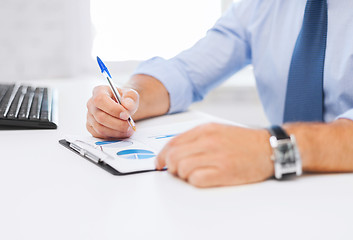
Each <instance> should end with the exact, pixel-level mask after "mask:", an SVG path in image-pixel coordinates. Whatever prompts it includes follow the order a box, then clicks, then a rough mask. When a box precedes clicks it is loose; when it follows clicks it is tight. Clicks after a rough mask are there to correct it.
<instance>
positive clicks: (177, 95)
mask: <svg viewBox="0 0 353 240" xmlns="http://www.w3.org/2000/svg"><path fill="white" fill-rule="evenodd" d="M133 74H134V75H136V74H145V75H149V76H151V77H154V78H156V79H158V80H159V81H160V82H161V83H162V84H163V85H164V86H165V88H166V89H167V91H168V93H169V98H170V107H169V111H168V113H177V112H182V111H185V110H186V109H187V108H188V106H189V105H190V104H191V103H192V98H193V95H192V87H191V86H190V83H189V82H188V80H187V76H184V74H183V73H182V72H181V71H178V67H177V66H174V64H173V63H172V62H171V61H170V60H165V59H163V58H161V57H154V58H151V59H149V60H147V61H144V62H142V63H141V64H140V65H139V66H138V67H137V69H136V70H135V71H134V73H133Z"/></svg>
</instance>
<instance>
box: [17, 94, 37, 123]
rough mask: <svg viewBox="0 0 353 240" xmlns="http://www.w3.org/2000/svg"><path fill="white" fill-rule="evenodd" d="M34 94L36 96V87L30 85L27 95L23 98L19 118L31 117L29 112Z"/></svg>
mask: <svg viewBox="0 0 353 240" xmlns="http://www.w3.org/2000/svg"><path fill="white" fill-rule="evenodd" d="M33 96H34V89H33V88H32V87H28V88H27V92H26V95H25V96H24V98H23V102H22V105H21V108H20V112H19V113H18V118H19V119H28V118H29V112H30V110H31V105H32V101H33Z"/></svg>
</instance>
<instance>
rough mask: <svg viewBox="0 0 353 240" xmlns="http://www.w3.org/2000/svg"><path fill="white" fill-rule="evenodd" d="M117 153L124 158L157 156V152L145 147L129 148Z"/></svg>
mask: <svg viewBox="0 0 353 240" xmlns="http://www.w3.org/2000/svg"><path fill="white" fill-rule="evenodd" d="M117 155H118V156H119V157H121V158H124V159H136V160H138V159H149V158H153V157H155V156H156V154H155V153H154V152H152V151H150V150H144V149H127V150H122V151H120V152H118V153H117Z"/></svg>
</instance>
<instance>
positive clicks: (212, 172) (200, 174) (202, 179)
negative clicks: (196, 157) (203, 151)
mask: <svg viewBox="0 0 353 240" xmlns="http://www.w3.org/2000/svg"><path fill="white" fill-rule="evenodd" d="M221 179H222V175H221V173H220V171H219V170H218V169H217V168H214V167H206V168H198V169H196V170H195V171H193V172H192V173H191V174H190V176H189V178H188V179H187V181H188V182H189V183H190V184H192V185H194V186H195V187H199V188H204V187H217V186H220V185H221Z"/></svg>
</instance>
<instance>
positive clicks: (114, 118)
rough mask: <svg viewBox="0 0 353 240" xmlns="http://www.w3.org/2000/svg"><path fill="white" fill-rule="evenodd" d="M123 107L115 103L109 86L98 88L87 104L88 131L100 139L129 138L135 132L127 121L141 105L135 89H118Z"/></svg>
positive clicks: (94, 90)
mask: <svg viewBox="0 0 353 240" xmlns="http://www.w3.org/2000/svg"><path fill="white" fill-rule="evenodd" d="M118 90H119V93H120V95H121V97H122V98H121V101H122V105H120V104H119V103H117V102H116V101H115V98H114V95H113V93H112V91H111V90H110V88H109V86H97V87H95V88H94V89H93V95H92V97H91V98H90V99H89V100H88V102H87V110H88V112H87V122H86V127H87V130H88V131H89V132H90V133H91V134H92V136H94V137H98V138H127V137H130V136H131V135H132V134H133V133H134V130H133V129H132V128H131V126H130V125H129V123H128V122H127V119H128V118H129V116H132V115H133V114H134V113H135V112H136V111H137V108H138V105H139V94H138V93H137V92H136V91H135V90H133V89H118Z"/></svg>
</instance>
